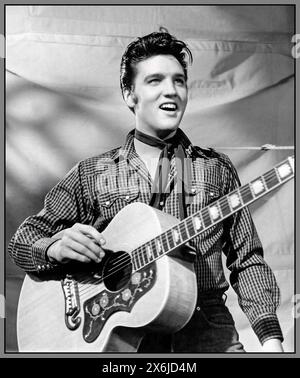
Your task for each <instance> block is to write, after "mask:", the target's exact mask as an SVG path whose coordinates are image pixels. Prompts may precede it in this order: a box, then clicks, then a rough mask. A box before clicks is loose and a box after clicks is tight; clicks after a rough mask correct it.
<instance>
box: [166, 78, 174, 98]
mask: <svg viewBox="0 0 300 378" xmlns="http://www.w3.org/2000/svg"><path fill="white" fill-rule="evenodd" d="M164 95H165V96H176V95H177V90H176V86H175V83H174V82H173V80H171V79H169V80H166V81H165V85H164Z"/></svg>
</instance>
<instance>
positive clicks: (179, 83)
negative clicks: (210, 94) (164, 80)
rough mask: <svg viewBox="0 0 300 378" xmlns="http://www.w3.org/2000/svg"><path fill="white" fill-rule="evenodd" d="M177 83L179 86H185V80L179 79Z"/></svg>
mask: <svg viewBox="0 0 300 378" xmlns="http://www.w3.org/2000/svg"><path fill="white" fill-rule="evenodd" d="M175 83H176V84H178V85H181V86H182V85H185V79H184V78H180V77H178V78H176V79H175Z"/></svg>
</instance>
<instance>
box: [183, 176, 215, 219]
mask: <svg viewBox="0 0 300 378" xmlns="http://www.w3.org/2000/svg"><path fill="white" fill-rule="evenodd" d="M220 197H221V190H220V188H219V187H218V186H217V185H215V184H213V183H210V182H194V183H193V184H192V185H191V189H190V193H189V197H188V204H189V205H190V208H191V210H192V213H194V212H196V211H198V210H200V209H202V208H203V207H205V206H208V205H210V204H211V203H213V202H214V201H216V200H218V199H219V198H220Z"/></svg>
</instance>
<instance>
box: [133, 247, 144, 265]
mask: <svg viewBox="0 0 300 378" xmlns="http://www.w3.org/2000/svg"><path fill="white" fill-rule="evenodd" d="M133 258H134V260H135V261H136V266H137V269H140V268H141V267H142V263H141V261H140V248H137V249H136V250H135V251H133Z"/></svg>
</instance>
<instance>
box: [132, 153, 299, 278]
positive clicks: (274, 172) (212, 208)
mask: <svg viewBox="0 0 300 378" xmlns="http://www.w3.org/2000/svg"><path fill="white" fill-rule="evenodd" d="M292 177H294V157H293V156H291V157H288V158H287V159H286V160H284V161H282V162H281V163H280V164H277V165H276V166H275V167H274V168H272V169H271V170H269V171H268V172H266V173H265V174H263V175H262V176H259V177H257V178H256V179H254V180H252V181H251V182H249V183H248V184H246V185H243V186H241V187H239V188H237V189H235V190H233V191H232V192H230V193H229V194H227V195H225V196H224V197H222V198H220V199H218V200H216V201H214V202H212V203H211V204H210V205H208V206H206V207H204V208H203V209H201V210H200V211H198V212H196V213H195V214H193V215H190V216H189V217H187V218H185V219H184V220H182V221H181V222H179V223H178V224H177V225H176V226H173V227H172V228H170V229H168V230H167V231H165V232H164V233H162V234H160V235H159V236H157V237H155V238H153V239H152V240H150V241H148V242H147V243H145V244H143V245H141V246H140V247H138V248H137V249H135V250H134V251H133V252H132V255H131V260H132V264H133V269H134V271H136V270H139V269H141V268H143V267H144V266H146V265H148V264H150V263H151V262H153V261H155V260H157V259H158V258H160V257H162V256H164V255H166V254H168V253H169V252H171V251H172V250H173V249H174V248H177V247H179V246H180V245H182V244H185V243H187V242H188V241H189V240H191V239H193V238H194V237H195V236H198V235H199V234H200V233H201V232H204V231H206V230H207V229H208V228H210V227H212V226H213V225H215V224H217V223H218V222H221V221H222V220H224V219H225V218H227V217H229V216H230V215H232V214H234V213H235V212H236V211H238V210H240V209H242V208H243V207H245V206H247V205H249V204H251V203H252V202H254V201H256V200H257V199H259V198H261V197H263V196H264V195H266V194H267V193H269V192H270V191H271V190H274V189H275V188H277V187H279V186H280V185H282V184H283V183H285V182H287V181H288V180H290V179H291V178H292Z"/></svg>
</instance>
